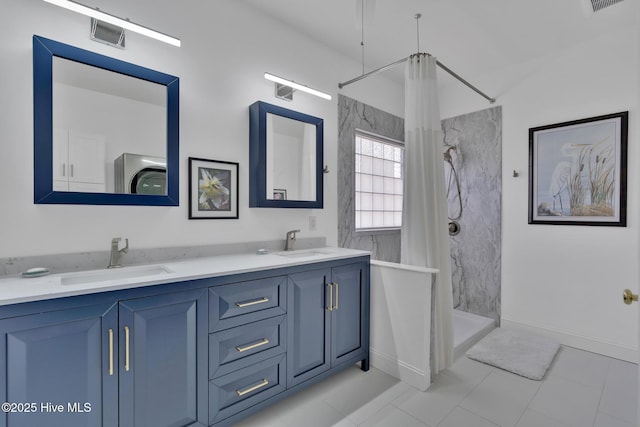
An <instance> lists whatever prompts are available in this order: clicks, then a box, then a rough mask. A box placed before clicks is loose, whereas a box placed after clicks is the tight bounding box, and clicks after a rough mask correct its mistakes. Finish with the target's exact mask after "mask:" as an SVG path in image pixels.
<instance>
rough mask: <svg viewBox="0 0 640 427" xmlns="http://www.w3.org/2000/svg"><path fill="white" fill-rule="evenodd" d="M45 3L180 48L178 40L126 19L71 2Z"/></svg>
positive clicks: (52, 1)
mask: <svg viewBox="0 0 640 427" xmlns="http://www.w3.org/2000/svg"><path fill="white" fill-rule="evenodd" d="M44 1H46V2H47V3H51V4H55V5H56V6H60V7H63V8H65V9H68V10H71V11H73V12H77V13H80V14H82V15H86V16H89V17H91V18H95V19H98V20H100V21H104V22H107V23H109V24H112V25H117V26H119V27H122V28H124V29H125V30H131V31H134V32H136V33H138V34H142V35H143V36H147V37H151V38H152V39H156V40H160V41H161V42H165V43H168V44H170V45H173V46H177V47H180V39H177V38H175V37H171V36H168V35H166V34H163V33H160V32H158V31H155V30H152V29H150V28H147V27H143V26H142V25H139V24H136V23H133V22H131V21H129V20H127V19H122V18H118V17H117V16H114V15H111V14H109V13H105V12H102V11H100V10H98V9H94V8H91V7H89V6H85V5H83V4H81V3H78V2H75V1H72V0H44Z"/></svg>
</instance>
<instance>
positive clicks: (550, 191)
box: [529, 111, 629, 227]
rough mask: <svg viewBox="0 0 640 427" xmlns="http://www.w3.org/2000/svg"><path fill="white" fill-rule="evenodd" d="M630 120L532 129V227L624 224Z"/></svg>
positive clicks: (611, 117)
mask: <svg viewBox="0 0 640 427" xmlns="http://www.w3.org/2000/svg"><path fill="white" fill-rule="evenodd" d="M628 116H629V113H628V112H627V111H624V112H621V113H615V114H608V115H604V116H598V117H590V118H586V119H581V120H575V121H571V122H564V123H556V124H552V125H546V126H541V127H536V128H531V129H529V224H560V225H608V226H618V227H625V226H626V209H627V129H628Z"/></svg>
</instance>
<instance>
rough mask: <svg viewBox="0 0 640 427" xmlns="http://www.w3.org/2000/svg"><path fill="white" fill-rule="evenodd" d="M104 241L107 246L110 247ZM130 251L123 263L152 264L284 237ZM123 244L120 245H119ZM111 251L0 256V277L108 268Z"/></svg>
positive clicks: (299, 244)
mask: <svg viewBox="0 0 640 427" xmlns="http://www.w3.org/2000/svg"><path fill="white" fill-rule="evenodd" d="M326 242H327V239H326V238H325V237H311V238H300V237H299V238H297V239H296V243H295V249H310V248H319V247H323V246H326ZM109 243H110V242H107V245H106V246H109ZM129 243H130V245H129V251H128V252H127V253H126V254H124V255H123V257H122V265H123V266H130V265H140V264H155V263H162V262H169V261H182V260H187V259H191V258H201V257H209V256H216V255H228V254H246V253H255V252H256V251H257V250H258V249H267V250H269V251H271V252H277V251H282V250H284V244H285V242H284V239H283V240H270V241H264V242H244V243H229V244H220V245H204V246H181V247H167V248H150V249H136V248H135V242H131V241H130V242H129ZM121 247H122V245H121ZM109 255H110V251H108V250H107V251H94V252H78V253H69V254H53V255H39V256H28V257H12V258H0V278H1V277H2V276H13V275H17V274H20V273H21V272H23V271H26V270H27V269H29V268H33V267H46V268H48V269H49V270H51V272H52V273H68V272H73V271H83V270H96V269H103V268H107V266H108V265H109Z"/></svg>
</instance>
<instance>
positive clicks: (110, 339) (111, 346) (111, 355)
mask: <svg viewBox="0 0 640 427" xmlns="http://www.w3.org/2000/svg"><path fill="white" fill-rule="evenodd" d="M109 375H113V329H109Z"/></svg>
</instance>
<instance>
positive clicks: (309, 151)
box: [266, 113, 316, 201]
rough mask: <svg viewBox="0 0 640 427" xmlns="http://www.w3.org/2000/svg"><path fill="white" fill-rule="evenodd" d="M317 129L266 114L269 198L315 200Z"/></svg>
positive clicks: (311, 125)
mask: <svg viewBox="0 0 640 427" xmlns="http://www.w3.org/2000/svg"><path fill="white" fill-rule="evenodd" d="M315 156H316V126H315V125H313V124H310V123H305V122H301V121H298V120H292V119H290V118H288V117H282V116H278V115H276V114H271V113H267V197H266V198H267V199H276V200H303V201H308V200H316V158H315Z"/></svg>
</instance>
